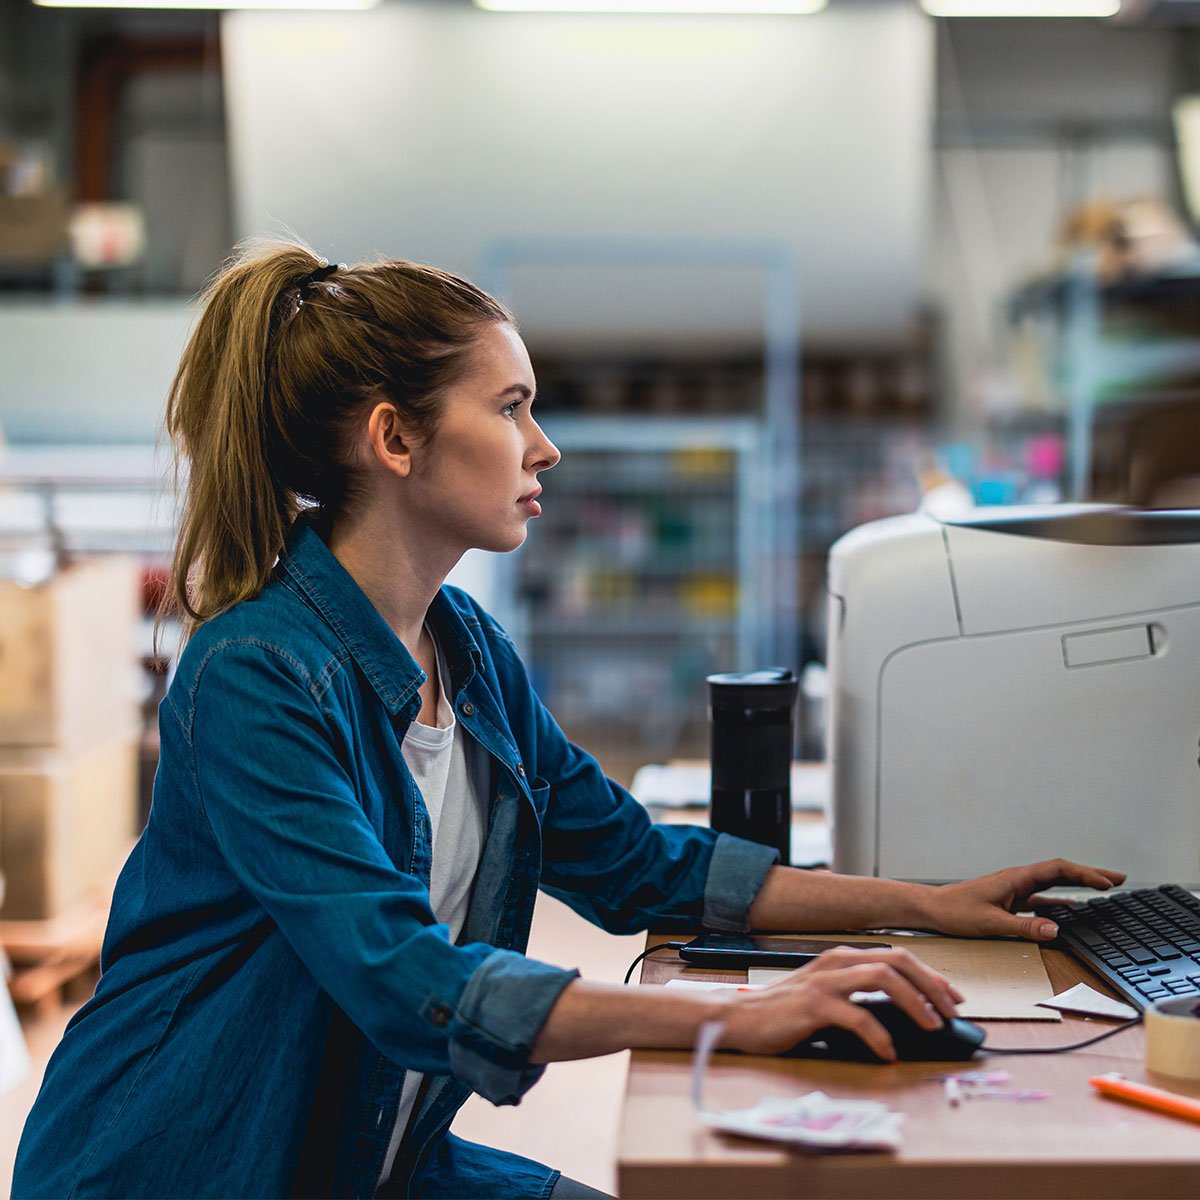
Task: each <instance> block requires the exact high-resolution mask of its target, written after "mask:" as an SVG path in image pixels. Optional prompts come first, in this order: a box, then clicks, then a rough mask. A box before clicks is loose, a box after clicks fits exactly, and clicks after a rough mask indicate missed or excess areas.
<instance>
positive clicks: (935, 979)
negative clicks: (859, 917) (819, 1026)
mask: <svg viewBox="0 0 1200 1200" xmlns="http://www.w3.org/2000/svg"><path fill="white" fill-rule="evenodd" d="M822 960H824V961H822ZM873 963H883V964H886V965H887V966H889V967H891V968H892V969H893V970H895V971H898V972H899V973H900V974H901V975H903V976H904V977H905V978H906V979H908V980H909V981H910V983H912V985H913V986H914V987H916V989H917V991H919V992H920V993H922V994H923V995H924V996H926V997H928V999H929V1000H930V1001H931V1002H932V1004H933V1006H934V1008H935V1009H936V1010H937V1011H938V1012H939V1013H941V1014H942V1016H944V1017H954V1016H957V1015H958V1010H957V1008H956V1005H958V1004H960V1003H961V1002H962V998H963V997H962V993H961V992H959V991H958V990H957V989H956V988H955V987H954V986H953V985H952V984H951V983H950V981H949V980H948V979H946V978H945V977H944V976H943V975H939V974H938V973H937V972H936V971H935V970H933V968H932V967H928V966H926V965H925V964H924V963H923V962H921V961H920V960H919V959H917V958H914V957H913V956H912V955H911V954H910V953H909V952H908V951H907V950H899V949H896V948H895V947H890V946H886V945H880V947H879V949H878V950H852V949H850V948H849V947H848V946H839V947H838V948H837V950H836V951H834V950H827V951H826V952H825V953H824V954H822V955H821V958H820V959H818V960H817V962H816V963H809V964H808V965H807V966H805V967H802V968H801V969H800V971H795V972H793V977H794V976H798V975H800V973H801V971H803V972H806V973H807V974H808V978H810V979H811V978H812V975H813V974H816V973H820V974H824V973H825V972H829V971H838V972H841V971H843V970H846V969H847V968H850V967H856V966H862V965H870V964H873ZM797 982H799V981H797Z"/></svg>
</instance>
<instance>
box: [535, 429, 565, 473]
mask: <svg viewBox="0 0 1200 1200" xmlns="http://www.w3.org/2000/svg"><path fill="white" fill-rule="evenodd" d="M533 428H534V430H535V431H536V435H535V437H534V438H533V441H532V443H531V445H530V447H529V454H530V458H531V461H530V464H529V469H530V470H531V471H548V470H549V469H550V468H551V467H553V466H554V465H555V464H556V463H557V462H558V461H559V459H561V458H562V455H561V454H560V453H559V450H558V447H557V446H556V445H555V444H554V443H553V442H552V441H551V440H550V439H549V438H548V437H547V436H546V435H545V434H544V433H543V432H542V427H541V426H540V425H539V424H538V423H537V422H536V421H534V423H533Z"/></svg>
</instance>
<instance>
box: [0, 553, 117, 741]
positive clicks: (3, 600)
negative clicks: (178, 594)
mask: <svg viewBox="0 0 1200 1200" xmlns="http://www.w3.org/2000/svg"><path fill="white" fill-rule="evenodd" d="M139 619H140V605H139V596H138V567H137V563H136V561H135V560H133V559H131V558H125V557H117V556H114V557H105V558H94V559H86V560H83V561H81V562H78V563H75V564H73V565H71V566H69V567H66V568H64V569H63V570H61V571H60V572H59V573H58V574H57V575H56V576H55V577H54V578H53V579H52V580H50V581H49V582H48V583H45V584H42V585H41V586H39V587H32V588H25V587H20V586H18V585H17V584H15V583H13V582H12V581H10V580H0V748H3V747H15V746H47V747H48V746H53V747H57V748H59V749H63V750H73V749H80V748H84V747H91V746H94V745H96V744H98V743H100V742H102V741H106V740H109V739H111V738H113V737H116V736H119V735H121V734H124V733H125V732H126V731H127V730H129V729H131V728H133V726H134V725H135V724H136V723H137V720H138V699H139V696H138V692H139V674H138V671H139V667H138V659H137V627H138V621H139Z"/></svg>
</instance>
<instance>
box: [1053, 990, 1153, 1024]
mask: <svg viewBox="0 0 1200 1200" xmlns="http://www.w3.org/2000/svg"><path fill="white" fill-rule="evenodd" d="M1038 1004H1040V1005H1041V1006H1042V1007H1043V1008H1057V1009H1059V1010H1060V1011H1061V1012H1069V1013H1079V1014H1081V1015H1083V1016H1085V1017H1119V1018H1120V1019H1121V1020H1123V1021H1132V1020H1133V1018H1134V1017H1136V1016H1137V1009H1135V1008H1131V1007H1130V1006H1129V1005H1128V1004H1123V1003H1122V1002H1121V1001H1120V1000H1114V999H1113V998H1112V997H1111V996H1106V995H1104V993H1103V992H1098V991H1096V989H1095V988H1092V987H1088V985H1087V984H1086V983H1077V984H1076V985H1075V986H1074V987H1073V988H1068V989H1067V991H1065V992H1059V994H1058V995H1057V996H1055V997H1054V998H1053V999H1052V1000H1039V1001H1038Z"/></svg>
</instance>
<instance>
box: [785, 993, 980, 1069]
mask: <svg viewBox="0 0 1200 1200" xmlns="http://www.w3.org/2000/svg"><path fill="white" fill-rule="evenodd" d="M858 1003H860V1004H861V1005H862V1006H863V1008H865V1009H867V1010H868V1011H869V1012H870V1013H871V1015H872V1016H873V1017H874V1018H875V1019H876V1020H877V1021H878V1022H879V1023H880V1024H881V1025H882V1026H883V1027H884V1028H885V1029H886V1030H887V1031H888V1033H890V1034H891V1035H892V1044H893V1045H894V1046H895V1047H896V1054H897V1056H898V1058H899V1059H900V1060H901V1061H904V1062H965V1061H966V1060H967V1059H968V1058H970V1057H972V1055H974V1053H975V1051H976V1050H978V1049H979V1048H980V1046H982V1045H983V1039H984V1037H985V1036H986V1031H985V1030H983V1029H982V1028H980V1027H979V1026H978V1025H976V1024H975V1023H974V1022H973V1021H966V1020H963V1018H961V1017H951V1018H950V1019H949V1020H947V1021H945V1022H944V1023H943V1025H942V1027H941V1028H940V1029H922V1028H921V1027H920V1026H919V1025H918V1024H917V1023H916V1022H915V1021H914V1020H913V1019H912V1017H910V1016H909V1015H908V1014H907V1013H906V1012H904V1011H903V1010H902V1009H900V1008H897V1007H896V1005H895V1004H894V1003H893V1002H892V1001H891V1000H860V1001H858ZM788 1055H789V1056H790V1057H795V1058H835V1059H844V1060H846V1061H848V1062H871V1063H881V1062H884V1061H885V1060H884V1059H882V1058H880V1057H879V1055H878V1054H876V1053H875V1051H874V1050H872V1049H871V1048H870V1047H869V1046H868V1045H867V1044H866V1042H864V1041H862V1039H861V1038H859V1037H858V1035H857V1034H854V1033H851V1032H850V1030H848V1029H842V1028H841V1027H840V1026H837V1025H831V1026H829V1027H828V1028H826V1029H818V1030H817V1031H816V1032H815V1033H812V1034H810V1035H809V1036H808V1037H806V1038H805V1039H804V1040H803V1041H802V1042H798V1043H797V1044H796V1045H795V1046H793V1047H792V1049H791V1050H789V1051H788Z"/></svg>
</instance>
